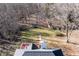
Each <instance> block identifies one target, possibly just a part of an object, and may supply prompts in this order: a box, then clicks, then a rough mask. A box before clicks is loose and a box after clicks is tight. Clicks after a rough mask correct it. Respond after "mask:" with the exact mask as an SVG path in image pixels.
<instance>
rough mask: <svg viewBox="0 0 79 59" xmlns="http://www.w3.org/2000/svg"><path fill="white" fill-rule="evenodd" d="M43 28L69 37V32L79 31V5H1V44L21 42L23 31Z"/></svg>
mask: <svg viewBox="0 0 79 59" xmlns="http://www.w3.org/2000/svg"><path fill="white" fill-rule="evenodd" d="M42 27H43V28H48V29H51V30H59V31H62V32H63V31H66V32H67V36H68V30H79V4H60V3H58V4H55V3H46V4H42V3H26V4H25V3H18V4H16V3H12V4H8V3H6V4H4V3H2V4H0V44H4V43H9V44H13V42H17V41H21V39H20V36H21V31H24V30H26V31H29V30H30V29H31V28H42ZM67 39H68V38H67Z"/></svg>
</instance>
